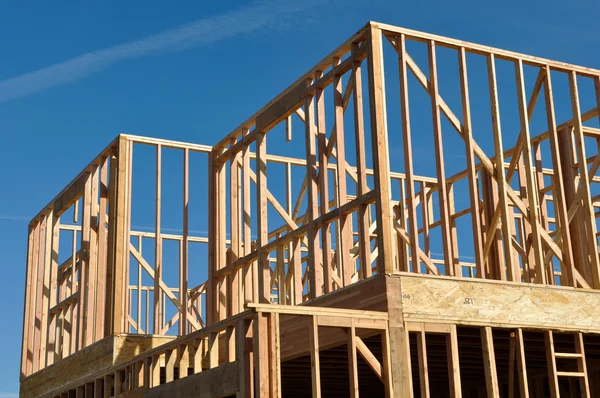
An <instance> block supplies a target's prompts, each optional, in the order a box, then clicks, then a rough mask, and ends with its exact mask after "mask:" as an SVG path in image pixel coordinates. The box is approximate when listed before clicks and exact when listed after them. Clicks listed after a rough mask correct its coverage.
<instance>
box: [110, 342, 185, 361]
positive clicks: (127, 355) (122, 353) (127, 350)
mask: <svg viewBox="0 0 600 398" xmlns="http://www.w3.org/2000/svg"><path fill="white" fill-rule="evenodd" d="M174 339H175V336H152V335H121V336H119V337H118V338H117V339H116V340H115V351H114V354H115V355H114V358H113V359H114V362H113V364H114V365H118V364H120V363H122V362H125V361H127V360H129V359H131V358H133V357H135V356H136V355H139V354H141V353H142V352H144V351H148V350H151V349H153V348H156V347H158V346H161V345H163V344H166V343H168V342H171V341H173V340H174Z"/></svg>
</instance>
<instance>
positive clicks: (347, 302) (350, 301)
mask: <svg viewBox="0 0 600 398" xmlns="http://www.w3.org/2000/svg"><path fill="white" fill-rule="evenodd" d="M385 283H386V281H385V276H384V275H375V276H373V277H371V278H369V279H367V280H364V281H360V282H357V283H354V284H352V285H350V286H346V287H344V288H341V289H338V290H336V291H334V292H332V293H328V294H325V295H323V296H320V297H317V298H314V299H312V300H308V301H306V302H304V303H302V305H310V306H315V307H331V308H345V309H349V310H368V311H387V299H386V294H385V292H386V287H385V286H386V285H385Z"/></svg>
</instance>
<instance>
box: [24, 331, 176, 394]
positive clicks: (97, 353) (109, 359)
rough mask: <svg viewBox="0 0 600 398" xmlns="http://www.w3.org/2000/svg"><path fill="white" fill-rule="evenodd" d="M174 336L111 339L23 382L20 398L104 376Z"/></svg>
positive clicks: (131, 336)
mask: <svg viewBox="0 0 600 398" xmlns="http://www.w3.org/2000/svg"><path fill="white" fill-rule="evenodd" d="M173 339H174V337H171V336H137V335H120V336H109V337H106V338H104V339H102V340H100V341H97V342H96V343H94V344H92V345H90V346H89V347H86V348H84V349H83V350H81V351H79V352H77V353H75V354H73V355H71V356H70V357H68V358H65V359H64V360H62V361H59V362H57V363H55V364H54V365H52V366H49V367H47V368H45V369H42V370H41V371H39V372H36V373H34V374H33V375H31V376H29V377H27V378H25V379H23V380H22V381H21V393H20V396H21V398H28V397H32V398H33V397H39V396H42V395H45V394H49V393H50V392H53V391H55V390H56V389H58V388H64V387H66V386H68V385H69V384H72V383H75V382H78V381H81V380H85V379H87V378H90V377H92V376H94V375H96V374H98V373H101V372H105V371H106V370H107V369H108V368H110V367H111V366H113V365H116V364H119V363H122V362H124V361H127V360H129V359H131V358H133V357H134V356H136V355H138V354H140V353H142V352H143V351H147V350H150V349H152V348H155V347H158V346H159V345H162V344H165V343H167V342H169V341H172V340H173Z"/></svg>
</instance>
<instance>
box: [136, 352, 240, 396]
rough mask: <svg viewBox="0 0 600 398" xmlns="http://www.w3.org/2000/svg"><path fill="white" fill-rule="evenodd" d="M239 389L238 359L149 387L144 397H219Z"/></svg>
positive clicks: (231, 393)
mask: <svg viewBox="0 0 600 398" xmlns="http://www.w3.org/2000/svg"><path fill="white" fill-rule="evenodd" d="M238 389H239V363H238V362H237V361H236V362H229V363H226V364H224V365H221V366H218V367H216V368H214V369H209V370H204V371H202V372H200V373H196V374H193V375H190V376H188V377H184V378H183V379H179V380H175V381H172V382H170V383H167V384H163V385H160V386H158V387H154V388H151V389H148V390H146V391H145V392H144V398H195V397H202V398H218V397H227V396H230V395H235V393H236V392H237V390H238Z"/></svg>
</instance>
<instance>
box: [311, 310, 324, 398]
mask: <svg viewBox="0 0 600 398" xmlns="http://www.w3.org/2000/svg"><path fill="white" fill-rule="evenodd" d="M308 332H309V341H310V367H311V382H312V397H313V398H321V364H320V359H319V325H318V324H317V318H316V317H314V316H313V317H311V322H310V323H309V328H308Z"/></svg>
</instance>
